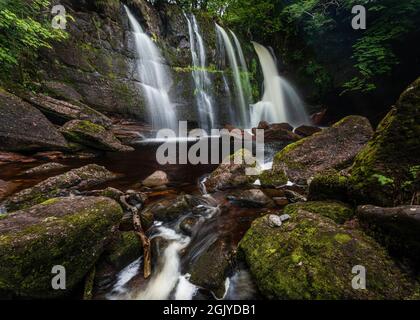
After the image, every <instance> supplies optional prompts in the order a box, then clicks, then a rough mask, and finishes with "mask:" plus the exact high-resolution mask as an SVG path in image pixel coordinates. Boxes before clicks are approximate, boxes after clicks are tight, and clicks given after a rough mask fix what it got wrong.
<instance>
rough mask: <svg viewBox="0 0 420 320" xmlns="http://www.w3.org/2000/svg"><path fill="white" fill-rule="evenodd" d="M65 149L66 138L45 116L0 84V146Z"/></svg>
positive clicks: (8, 149) (26, 148) (21, 148)
mask: <svg viewBox="0 0 420 320" xmlns="http://www.w3.org/2000/svg"><path fill="white" fill-rule="evenodd" d="M57 149H58V150H63V149H67V142H66V140H65V139H64V137H63V136H62V135H61V134H60V133H59V132H58V131H57V130H56V128H55V127H54V126H53V125H52V124H51V123H50V122H49V121H48V120H47V118H45V116H44V115H43V114H42V113H41V112H40V111H39V110H37V109H36V108H34V107H33V106H31V105H30V104H29V103H26V102H24V101H23V100H22V99H20V98H18V97H16V96H15V95H12V94H10V93H8V92H6V91H4V90H3V89H2V88H0V150H2V151H17V152H19V151H35V150H57Z"/></svg>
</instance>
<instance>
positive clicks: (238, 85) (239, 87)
mask: <svg viewBox="0 0 420 320" xmlns="http://www.w3.org/2000/svg"><path fill="white" fill-rule="evenodd" d="M216 30H217V32H218V34H219V35H220V37H219V39H221V40H223V46H220V47H224V48H225V50H226V53H227V55H228V59H229V64H230V66H231V68H232V72H233V78H234V80H235V89H236V96H237V99H238V107H239V110H238V114H237V116H238V117H239V119H235V120H236V123H234V124H236V125H237V126H240V127H243V128H247V127H248V125H249V111H248V110H249V105H248V101H247V99H246V98H245V94H244V89H243V84H242V79H241V73H240V70H239V65H238V59H237V58H236V54H235V50H234V47H233V45H232V41H231V40H230V38H229V35H228V34H227V32H226V31H225V29H223V28H222V27H221V26H219V25H218V24H216Z"/></svg>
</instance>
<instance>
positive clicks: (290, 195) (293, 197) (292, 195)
mask: <svg viewBox="0 0 420 320" xmlns="http://www.w3.org/2000/svg"><path fill="white" fill-rule="evenodd" d="M284 194H285V195H286V198H287V199H288V200H289V202H292V203H296V202H305V201H306V200H307V199H306V197H305V196H304V195H302V194H301V193H299V192H296V191H293V190H290V189H285V190H284Z"/></svg>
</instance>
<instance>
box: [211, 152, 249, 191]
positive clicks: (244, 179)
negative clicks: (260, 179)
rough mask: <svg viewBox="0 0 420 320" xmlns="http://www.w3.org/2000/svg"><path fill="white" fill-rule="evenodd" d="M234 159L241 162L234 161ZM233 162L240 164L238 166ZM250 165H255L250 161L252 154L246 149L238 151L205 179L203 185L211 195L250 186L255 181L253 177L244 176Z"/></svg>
mask: <svg viewBox="0 0 420 320" xmlns="http://www.w3.org/2000/svg"><path fill="white" fill-rule="evenodd" d="M235 158H237V159H239V160H242V161H235V160H234V159H235ZM235 162H240V164H236V163H235ZM252 163H255V162H253V161H252V154H251V153H250V152H249V151H248V150H246V149H242V150H239V151H238V152H236V153H235V154H234V155H232V156H230V157H229V158H228V159H225V161H224V162H223V163H222V164H221V165H219V167H218V168H217V169H216V170H215V171H213V172H212V174H211V175H210V176H209V177H208V178H207V179H206V181H205V182H204V185H205V186H206V189H207V191H208V192H210V193H212V192H215V191H217V190H226V189H229V188H235V187H239V186H245V185H252V184H253V183H254V181H255V179H256V178H255V176H250V175H247V174H246V173H247V172H246V169H247V168H250V167H252Z"/></svg>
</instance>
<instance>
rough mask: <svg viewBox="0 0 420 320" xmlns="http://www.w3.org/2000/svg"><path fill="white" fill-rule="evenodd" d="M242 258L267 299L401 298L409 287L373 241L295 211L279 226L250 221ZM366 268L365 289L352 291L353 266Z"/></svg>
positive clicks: (407, 294) (409, 292) (264, 219)
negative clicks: (274, 226) (250, 224)
mask: <svg viewBox="0 0 420 320" xmlns="http://www.w3.org/2000/svg"><path fill="white" fill-rule="evenodd" d="M240 250H241V255H242V256H243V257H244V258H245V261H246V262H247V264H248V265H249V267H250V271H251V273H252V275H253V276H254V278H255V281H256V284H257V286H258V288H259V290H260V291H261V293H262V294H263V295H264V296H265V297H266V298H269V299H327V300H329V299H334V300H335V299H403V298H406V297H411V296H412V294H413V292H414V285H413V284H412V283H411V282H409V280H407V278H406V276H405V275H404V274H403V273H402V272H401V271H400V270H399V269H398V268H397V266H396V265H395V264H394V262H393V261H392V260H391V259H390V257H389V256H388V255H387V253H386V252H385V250H384V249H383V248H381V247H380V246H379V245H378V244H377V243H376V242H375V241H373V240H372V239H371V238H369V237H368V236H366V235H364V234H363V233H361V232H358V231H356V230H349V229H346V228H344V227H342V226H338V225H337V224H335V223H334V222H333V221H332V220H331V219H328V218H325V217H322V216H321V215H319V214H315V213H311V212H308V211H305V210H299V211H298V212H297V213H296V214H294V215H293V216H292V217H291V219H290V220H288V221H287V222H285V223H283V225H282V226H281V227H277V228H273V227H271V226H270V223H269V221H268V217H267V216H265V217H262V218H259V219H257V220H256V221H254V223H253V224H252V226H251V228H250V229H249V230H248V232H247V233H246V235H245V237H244V238H243V239H242V240H241V242H240ZM358 265H361V266H364V267H365V268H366V289H365V290H356V289H353V287H352V279H353V278H354V277H355V274H353V273H352V270H353V267H355V266H358Z"/></svg>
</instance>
